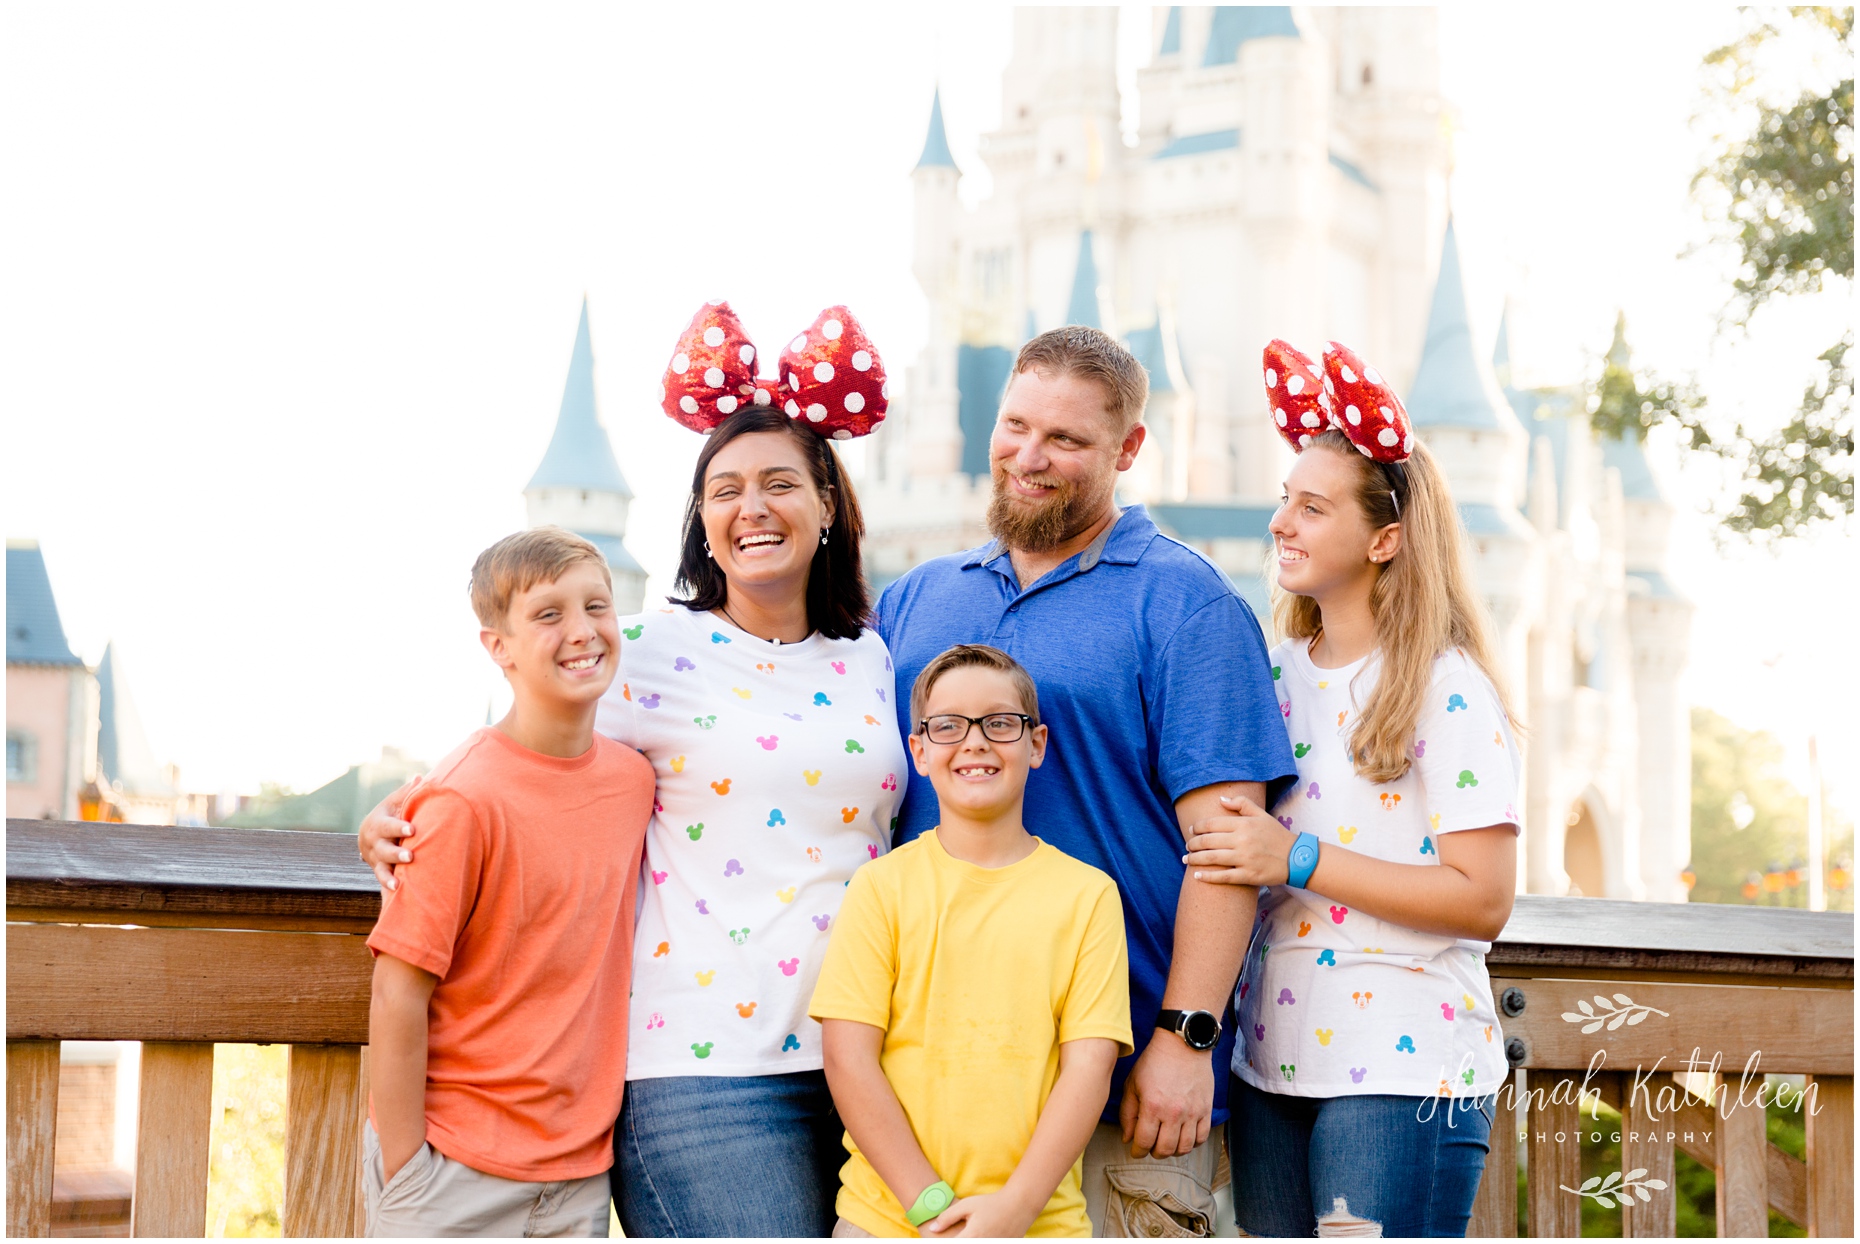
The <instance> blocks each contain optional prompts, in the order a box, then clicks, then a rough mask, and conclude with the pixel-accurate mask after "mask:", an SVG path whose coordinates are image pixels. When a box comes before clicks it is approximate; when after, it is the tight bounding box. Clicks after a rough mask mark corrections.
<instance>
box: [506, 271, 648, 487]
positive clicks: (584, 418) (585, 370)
mask: <svg viewBox="0 0 1860 1244" xmlns="http://www.w3.org/2000/svg"><path fill="white" fill-rule="evenodd" d="M539 488H581V489H586V490H588V491H598V492H610V493H618V494H619V495H620V496H623V497H628V498H631V497H632V495H633V490H632V489H631V488H628V487H627V485H626V477H625V476H623V475H622V474H620V464H619V463H618V462H616V461H615V460H614V449H613V445H612V444H611V443H610V442H609V441H608V439H607V431H606V429H605V428H603V427H601V421H600V418H599V417H598V416H597V415H596V414H595V408H594V347H593V346H592V344H591V343H590V341H589V338H588V300H587V298H586V297H585V296H584V297H583V298H582V300H581V326H580V327H579V328H577V329H576V330H575V349H574V352H573V353H572V354H571V355H569V360H568V383H567V384H565V385H564V386H563V388H562V408H561V411H560V413H558V414H557V416H556V421H555V435H554V436H552V437H550V438H549V448H548V450H547V451H546V452H545V453H544V454H543V460H542V462H541V464H540V465H538V466H537V468H536V474H535V475H533V476H531V477H530V482H529V484H528V485H527V486H526V487H525V488H524V490H523V491H524V492H533V491H535V490H536V489H539Z"/></svg>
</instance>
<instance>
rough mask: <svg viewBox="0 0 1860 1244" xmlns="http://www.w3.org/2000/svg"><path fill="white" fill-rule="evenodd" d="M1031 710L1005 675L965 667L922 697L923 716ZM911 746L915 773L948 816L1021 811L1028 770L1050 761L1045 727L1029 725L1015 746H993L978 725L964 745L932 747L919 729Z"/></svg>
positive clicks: (992, 816) (988, 816)
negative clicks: (927, 785) (1048, 759)
mask: <svg viewBox="0 0 1860 1244" xmlns="http://www.w3.org/2000/svg"><path fill="white" fill-rule="evenodd" d="M1028 711H1029V710H1028V709H1027V707H1026V705H1025V704H1023V703H1022V701H1021V696H1020V693H1019V691H1018V690H1017V689H1016V688H1015V686H1014V681H1013V679H1011V678H1009V677H1008V675H1007V672H1006V671H1004V670H996V669H989V668H987V667H986V666H980V665H965V666H960V667H958V668H956V669H952V670H949V671H947V672H946V673H944V674H943V676H942V677H940V678H938V679H937V680H936V682H935V684H934V685H932V686H931V688H930V690H929V693H928V694H927V695H926V696H925V697H924V701H923V712H922V714H921V715H922V716H924V717H938V716H942V715H944V714H947V713H954V714H959V715H961V716H963V717H986V716H988V715H989V714H990V713H1025V712H1028ZM910 744H911V760H912V762H913V763H914V764H915V765H916V768H917V772H918V773H919V774H921V775H922V776H924V777H927V778H929V779H930V785H931V786H932V787H934V788H935V790H936V797H937V802H938V804H939V805H940V806H941V807H942V809H943V813H944V815H945V816H948V815H950V814H951V813H955V814H958V815H960V816H962V817H964V818H966V819H968V820H970V821H979V822H987V821H993V820H997V819H999V818H1000V817H1002V816H1006V815H1008V814H1010V813H1012V812H1014V811H1015V810H1016V809H1018V808H1019V807H1020V802H1021V797H1022V795H1024V794H1025V793H1026V790H1027V773H1028V771H1029V770H1031V769H1037V768H1039V767H1040V762H1041V761H1042V760H1044V759H1045V757H1046V727H1045V726H1033V727H1030V728H1029V729H1027V730H1026V731H1025V732H1024V733H1023V734H1022V735H1021V736H1020V738H1018V739H1016V740H1015V741H1014V742H1012V743H995V742H991V741H990V740H989V739H988V738H986V737H985V736H984V735H983V734H982V729H981V727H980V726H975V725H971V726H970V727H969V732H968V737H966V738H965V739H963V740H962V742H960V743H934V742H932V741H931V740H930V739H928V738H926V737H925V735H924V733H923V731H922V730H916V731H914V732H913V733H912V734H911V736H910Z"/></svg>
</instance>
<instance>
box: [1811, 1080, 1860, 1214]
mask: <svg viewBox="0 0 1860 1244" xmlns="http://www.w3.org/2000/svg"><path fill="white" fill-rule="evenodd" d="M1808 1084H1809V1086H1810V1088H1812V1090H1813V1092H1814V1097H1813V1098H1812V1100H1811V1101H1809V1102H1805V1103H1804V1108H1803V1113H1804V1118H1803V1120H1802V1122H1803V1124H1804V1125H1805V1127H1806V1129H1807V1132H1808V1221H1807V1222H1806V1223H1804V1224H1803V1225H1804V1226H1806V1227H1807V1228H1808V1233H1809V1234H1810V1235H1812V1236H1820V1237H1824V1238H1834V1237H1838V1238H1842V1239H1848V1238H1851V1237H1852V1236H1853V1233H1854V1078H1853V1077H1852V1076H1809V1077H1808Z"/></svg>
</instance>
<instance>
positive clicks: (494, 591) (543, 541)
mask: <svg viewBox="0 0 1860 1244" xmlns="http://www.w3.org/2000/svg"><path fill="white" fill-rule="evenodd" d="M582 562H589V563H591V564H593V565H596V566H599V567H600V568H601V577H602V578H604V579H606V580H607V586H608V588H609V590H611V589H612V588H613V583H614V580H613V576H612V575H611V574H609V573H608V571H607V559H606V558H605V557H603V556H602V555H601V551H600V550H599V549H597V548H595V547H594V545H593V543H592V542H591V541H588V540H585V539H583V538H582V537H580V536H578V535H576V534H575V533H574V532H572V531H564V530H563V529H562V528H560V527H532V528H530V529H529V530H528V531H519V532H518V533H517V534H516V535H514V536H505V537H504V538H503V539H502V540H499V541H498V542H497V543H496V544H493V545H492V546H491V547H490V548H488V549H486V550H485V551H484V552H482V553H480V554H478V560H477V561H475V562H473V563H472V567H471V607H472V612H473V613H476V614H477V615H478V623H479V625H481V626H485V627H489V628H490V629H491V630H494V631H501V630H503V629H504V622H505V620H506V619H507V617H508V615H509V613H510V602H511V601H512V600H514V599H515V598H516V597H517V596H518V595H519V594H520V593H523V592H527V591H529V590H530V589H531V588H533V587H535V586H536V585H537V584H538V583H553V582H554V581H555V580H557V579H559V578H561V577H562V575H563V574H564V573H565V572H566V571H567V570H568V568H569V567H570V566H575V565H579V564H580V563H582Z"/></svg>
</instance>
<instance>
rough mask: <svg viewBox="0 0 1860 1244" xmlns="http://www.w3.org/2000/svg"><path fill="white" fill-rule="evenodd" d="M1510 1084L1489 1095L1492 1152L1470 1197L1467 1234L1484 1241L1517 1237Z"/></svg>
mask: <svg viewBox="0 0 1860 1244" xmlns="http://www.w3.org/2000/svg"><path fill="white" fill-rule="evenodd" d="M1515 1105H1516V1098H1515V1096H1514V1094H1513V1093H1512V1091H1511V1084H1510V1083H1507V1085H1506V1086H1505V1088H1503V1089H1500V1090H1499V1091H1498V1092H1497V1093H1494V1094H1493V1095H1492V1138H1491V1148H1490V1151H1489V1152H1488V1153H1487V1154H1486V1157H1485V1173H1484V1174H1483V1175H1481V1176H1480V1177H1479V1191H1478V1194H1477V1195H1476V1196H1474V1197H1473V1211H1472V1221H1470V1222H1469V1223H1467V1225H1466V1234H1467V1235H1469V1236H1475V1237H1483V1238H1494V1237H1497V1238H1510V1237H1513V1236H1516V1235H1517V1234H1518V1116H1517V1112H1516V1111H1515V1110H1514V1108H1513V1107H1514V1106H1515Z"/></svg>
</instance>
